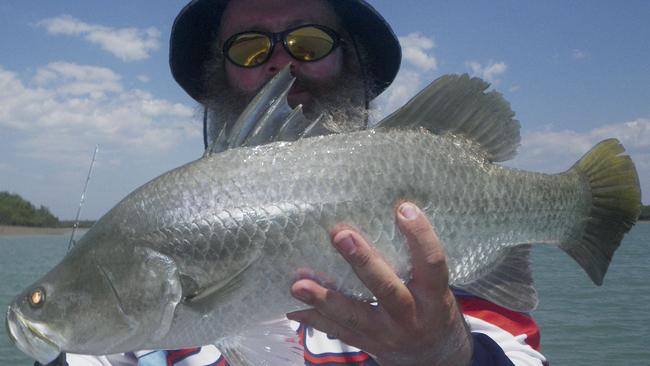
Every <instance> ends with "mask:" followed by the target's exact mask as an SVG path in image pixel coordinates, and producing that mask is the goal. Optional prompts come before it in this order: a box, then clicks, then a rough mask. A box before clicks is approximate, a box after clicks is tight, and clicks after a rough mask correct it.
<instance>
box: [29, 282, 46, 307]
mask: <svg viewBox="0 0 650 366" xmlns="http://www.w3.org/2000/svg"><path fill="white" fill-rule="evenodd" d="M28 300H29V305H30V306H31V307H33V308H40V307H41V306H43V304H44V303H45V289H43V288H42V287H39V288H37V289H35V290H34V291H32V292H31V293H30V294H29V298H28Z"/></svg>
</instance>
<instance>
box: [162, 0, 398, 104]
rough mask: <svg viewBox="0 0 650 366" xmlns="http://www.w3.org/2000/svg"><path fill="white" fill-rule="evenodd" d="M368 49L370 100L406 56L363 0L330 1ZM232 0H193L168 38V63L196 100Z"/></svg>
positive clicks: (177, 18) (175, 77)
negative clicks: (206, 64)
mask: <svg viewBox="0 0 650 366" xmlns="http://www.w3.org/2000/svg"><path fill="white" fill-rule="evenodd" d="M327 1H328V2H329V3H330V4H331V5H332V7H333V8H334V11H335V12H336V13H337V15H338V16H339V17H340V18H341V22H342V24H343V26H344V27H345V28H346V30H347V31H348V33H349V34H351V35H352V36H353V37H354V40H355V42H356V43H357V44H359V45H361V46H362V47H363V49H364V52H365V56H366V57H365V58H364V59H365V64H364V67H365V70H366V73H367V77H368V78H369V82H370V91H369V92H370V96H371V98H374V97H376V96H377V95H379V94H381V92H383V91H384V90H385V89H386V88H387V87H388V86H389V85H390V84H391V83H392V82H393V80H394V79H395V75H397V71H398V70H399V66H400V62H401V59H402V52H401V48H400V45H399V41H398V40H397V37H396V36H395V34H394V33H393V30H392V29H391V27H390V26H389V25H388V23H387V22H386V20H385V19H384V18H383V17H382V16H381V15H380V14H379V13H378V12H377V11H376V10H375V9H374V8H373V7H372V6H370V5H369V4H368V3H366V2H365V1H363V0H327ZM227 3H228V0H193V1H191V2H190V3H189V4H187V5H186V6H185V7H184V8H183V9H182V10H181V11H180V13H179V14H178V16H177V17H176V20H175V21H174V25H173V27H172V32H171V36H170V40H169V64H170V67H171V71H172V75H173V76H174V79H175V80H176V81H177V82H178V84H179V85H180V86H181V87H182V88H183V89H184V90H185V91H186V92H187V93H188V94H189V95H190V96H191V97H192V98H194V99H195V100H197V101H202V100H203V98H204V96H205V95H206V93H205V90H204V89H205V86H204V75H203V74H204V65H205V62H206V61H208V60H209V58H210V57H211V56H212V54H211V51H210V50H211V48H212V47H213V44H214V42H215V40H216V39H217V33H218V30H219V23H220V21H221V16H222V14H223V12H224V10H225V8H226V4H227Z"/></svg>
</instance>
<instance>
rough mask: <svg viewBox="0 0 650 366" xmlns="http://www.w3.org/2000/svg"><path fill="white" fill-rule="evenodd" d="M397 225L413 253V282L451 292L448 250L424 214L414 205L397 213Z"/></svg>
mask: <svg viewBox="0 0 650 366" xmlns="http://www.w3.org/2000/svg"><path fill="white" fill-rule="evenodd" d="M397 224H398V227H399V229H400V231H401V232H402V234H404V236H405V237H406V241H407V243H408V246H409V249H410V251H411V263H412V265H413V269H412V271H413V276H412V280H411V282H412V283H413V284H414V285H416V286H420V287H423V288H426V289H429V290H434V291H440V290H445V291H446V290H447V288H448V286H449V282H448V281H449V271H448V268H447V261H446V257H445V252H444V249H443V247H442V245H441V243H440V240H439V239H438V236H437V235H436V233H435V231H434V230H433V227H432V226H431V224H430V223H429V220H428V219H427V217H426V216H425V215H424V214H423V213H422V211H421V210H420V209H419V208H418V207H417V206H415V205H414V204H412V203H410V202H404V203H402V204H401V205H400V206H399V207H398V209H397Z"/></svg>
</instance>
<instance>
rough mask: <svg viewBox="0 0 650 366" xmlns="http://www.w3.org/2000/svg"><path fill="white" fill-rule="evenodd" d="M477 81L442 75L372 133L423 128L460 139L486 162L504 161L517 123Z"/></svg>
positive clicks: (497, 97)
mask: <svg viewBox="0 0 650 366" xmlns="http://www.w3.org/2000/svg"><path fill="white" fill-rule="evenodd" d="M489 86H490V84H488V83H487V82H485V81H483V80H481V79H479V78H470V77H469V76H468V75H467V74H463V75H444V76H442V77H440V78H438V79H436V80H435V81H434V82H432V83H431V84H430V85H429V86H428V87H426V88H425V89H424V90H423V91H421V92H420V93H419V94H418V95H416V96H415V97H413V99H411V100H410V101H409V102H408V103H406V104H405V105H404V106H403V107H401V108H400V109H398V110H397V111H396V112H395V113H393V114H391V115H390V116H388V117H386V118H385V119H383V120H382V121H381V122H379V123H378V124H377V126H376V127H375V129H395V128H399V129H415V128H418V127H423V128H425V129H427V130H429V131H431V132H433V133H435V134H438V135H445V134H451V135H455V136H462V137H464V138H466V139H468V140H471V141H473V142H474V143H475V144H476V145H478V147H479V149H480V150H481V151H482V152H483V153H484V154H485V158H486V159H487V160H489V161H506V160H508V159H510V158H512V157H513V156H514V155H515V154H516V150H517V147H518V146H519V141H520V139H521V137H520V135H519V128H520V125H519V121H517V120H516V119H514V118H513V117H514V112H513V111H512V110H511V109H510V103H508V102H507V101H506V100H505V99H504V98H503V96H502V95H501V94H499V93H497V92H496V91H491V92H489V93H486V92H485V90H486V89H487V88H488V87H489Z"/></svg>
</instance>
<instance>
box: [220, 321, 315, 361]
mask: <svg viewBox="0 0 650 366" xmlns="http://www.w3.org/2000/svg"><path fill="white" fill-rule="evenodd" d="M215 346H216V347H217V348H218V349H219V351H221V353H222V354H223V356H224V358H225V359H226V361H227V362H228V364H229V365H232V366H250V365H265V366H291V365H304V364H305V359H304V348H303V346H302V345H301V343H300V342H299V339H298V334H297V333H296V331H295V330H294V329H292V327H291V324H290V322H289V321H288V320H287V319H278V320H272V321H269V322H265V323H263V324H260V325H258V326H255V327H253V328H251V329H248V330H246V331H245V332H244V333H242V334H240V335H237V336H233V337H228V338H225V339H222V340H220V341H217V342H215Z"/></svg>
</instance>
